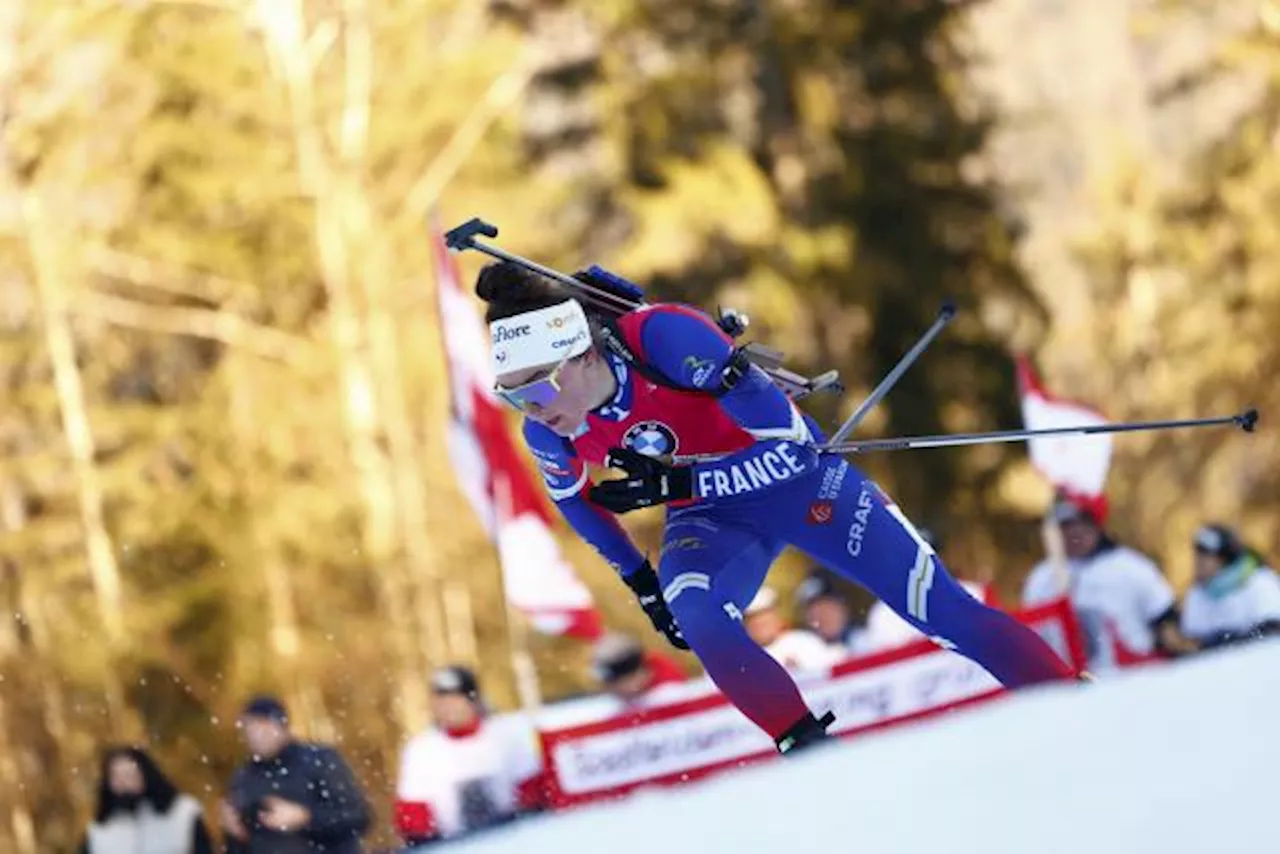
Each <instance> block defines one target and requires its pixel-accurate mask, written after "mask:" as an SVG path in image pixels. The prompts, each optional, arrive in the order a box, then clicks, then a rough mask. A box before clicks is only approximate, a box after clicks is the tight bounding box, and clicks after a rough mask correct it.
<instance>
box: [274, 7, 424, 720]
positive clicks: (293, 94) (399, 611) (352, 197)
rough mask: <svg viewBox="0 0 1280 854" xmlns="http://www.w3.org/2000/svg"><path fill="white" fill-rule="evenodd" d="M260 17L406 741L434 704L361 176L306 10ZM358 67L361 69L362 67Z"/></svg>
mask: <svg viewBox="0 0 1280 854" xmlns="http://www.w3.org/2000/svg"><path fill="white" fill-rule="evenodd" d="M255 9H256V13H257V18H258V21H259V23H260V25H261V28H262V32H263V36H264V40H265V44H266V49H267V52H268V55H269V57H270V59H271V67H272V73H273V74H274V75H275V77H276V79H277V81H278V82H279V84H280V85H281V87H282V88H283V89H284V91H285V93H286V95H287V97H288V101H289V109H290V122H291V125H292V128H291V129H292V132H293V135H294V144H295V147H296V150H297V155H298V162H299V169H300V171H301V179H302V183H303V188H304V191H305V192H306V193H307V194H308V196H310V197H311V200H312V203H313V205H314V217H315V219H314V224H315V244H316V245H315V248H316V253H317V256H318V259H319V264H320V271H321V275H322V276H323V278H324V285H325V288H326V292H327V294H328V297H329V312H330V314H329V333H330V341H331V343H332V346H333V347H334V349H335V351H336V352H337V355H338V363H339V373H340V382H341V385H342V397H343V415H344V419H345V424H346V432H347V440H348V447H349V452H350V455H351V461H352V465H353V467H354V468H355V470H356V473H357V476H358V479H359V489H360V494H361V499H362V502H363V505H364V526H363V532H362V536H363V540H364V563H365V564H366V565H367V566H368V567H369V571H370V572H372V573H373V576H374V579H375V581H376V583H377V585H378V589H379V593H380V598H381V603H382V607H383V609H384V611H385V613H386V615H387V622H388V624H389V626H388V628H389V630H390V632H391V634H392V637H393V644H394V647H393V648H394V650H395V661H394V663H393V666H392V673H391V677H392V678H393V679H394V680H395V684H396V687H397V689H398V698H399V700H400V702H399V703H398V704H397V706H396V708H395V710H394V711H395V717H396V722H397V724H398V725H399V726H400V728H401V730H402V732H412V731H414V730H417V729H419V728H420V727H421V726H422V725H423V724H425V722H426V719H427V697H426V688H425V685H424V684H423V683H424V680H423V678H422V668H421V666H420V664H421V663H420V662H418V661H417V655H416V654H415V653H416V651H417V644H416V643H415V641H414V637H413V636H414V634H415V631H414V625H413V619H412V614H411V613H410V607H409V603H410V601H411V594H412V589H411V585H410V584H409V583H408V579H407V577H406V576H407V574H406V572H405V570H404V566H403V561H402V558H401V555H400V548H399V546H400V542H399V537H398V536H397V534H398V531H397V528H398V519H397V515H398V512H399V508H398V506H397V504H398V502H397V499H396V487H395V475H394V466H393V464H392V461H391V460H390V459H389V457H388V455H387V453H386V452H385V451H384V450H383V448H382V444H381V441H380V440H381V438H382V436H383V435H384V434H385V430H384V429H383V418H382V414H381V412H380V411H379V407H378V393H377V382H376V375H375V372H374V368H373V365H372V364H371V361H370V359H369V358H368V356H367V355H366V352H365V351H366V341H367V335H368V329H367V327H366V324H365V323H364V321H363V318H362V317H361V307H360V299H359V298H360V294H359V286H358V282H357V281H355V277H354V275H353V273H354V269H355V268H354V259H353V257H352V250H353V242H352V237H353V234H352V228H351V223H350V221H349V213H348V212H349V211H350V210H352V206H353V205H355V206H358V204H359V198H360V191H359V186H358V175H357V174H355V173H354V172H353V170H352V169H351V168H350V166H349V165H348V164H347V163H335V162H334V158H333V157H332V156H331V154H330V151H329V146H328V145H327V144H326V142H327V140H326V136H325V133H324V125H323V119H322V116H321V115H319V114H318V98H317V95H318V93H317V91H316V81H315V59H316V58H315V56H314V54H313V53H312V49H311V46H312V44H313V41H312V33H311V32H309V30H308V27H307V23H306V19H305V9H304V7H303V4H302V2H301V0H256V2H255ZM322 26H323V27H326V28H328V29H330V30H331V29H332V28H334V27H336V26H339V22H337V21H335V20H333V19H327V20H326V21H325V23H324V24H323V25H322ZM356 61H357V64H358V63H359V57H357V59H356ZM359 73H360V72H359V71H358V70H356V71H355V74H357V75H358V74H359ZM347 85H348V91H347V92H346V93H345V97H344V99H343V107H342V115H341V126H342V127H343V128H344V131H343V135H344V136H346V137H348V139H351V138H356V139H358V138H360V137H361V136H362V135H363V131H361V130H360V128H362V127H363V126H364V124H365V123H367V121H368V117H367V113H368V103H367V90H366V89H365V87H363V86H361V85H359V83H358V82H357V83H355V84H352V83H351V82H350V80H349V81H348V84H347ZM353 90H354V94H355V97H353ZM362 93H364V94H363V95H362ZM348 145H350V143H348ZM349 160H350V158H348V161H349Z"/></svg>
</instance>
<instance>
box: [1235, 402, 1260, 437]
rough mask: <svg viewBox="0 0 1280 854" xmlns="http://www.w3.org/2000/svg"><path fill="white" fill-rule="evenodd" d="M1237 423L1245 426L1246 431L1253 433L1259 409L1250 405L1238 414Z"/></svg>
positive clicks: (1242, 426)
mask: <svg viewBox="0 0 1280 854" xmlns="http://www.w3.org/2000/svg"><path fill="white" fill-rule="evenodd" d="M1236 423H1237V424H1239V425H1240V427H1241V428H1243V430H1244V432H1246V433H1252V432H1253V428H1254V427H1255V426H1257V423H1258V410H1257V409H1256V408H1255V407H1249V408H1248V409H1246V410H1245V411H1244V412H1241V413H1240V414H1239V415H1237V416H1236Z"/></svg>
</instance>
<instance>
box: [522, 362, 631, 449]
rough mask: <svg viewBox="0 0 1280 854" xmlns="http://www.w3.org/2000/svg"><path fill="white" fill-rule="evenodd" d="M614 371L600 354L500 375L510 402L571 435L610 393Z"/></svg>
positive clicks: (565, 434)
mask: <svg viewBox="0 0 1280 854" xmlns="http://www.w3.org/2000/svg"><path fill="white" fill-rule="evenodd" d="M613 381H614V380H613V372H612V371H610V370H609V367H608V365H607V364H606V363H605V361H604V359H603V358H601V356H600V355H599V353H597V352H596V351H595V350H594V349H592V350H588V351H587V352H585V353H583V354H582V355H581V356H577V357H575V358H573V359H568V360H566V361H563V362H557V363H556V364H552V365H540V366H538V367H536V368H530V369H529V370H527V371H515V372H512V373H509V374H502V375H501V376H499V377H498V386H499V390H500V392H501V393H502V395H503V397H505V398H506V399H507V401H508V402H510V403H512V404H513V405H515V406H516V407H517V408H519V409H520V410H521V411H522V412H524V413H525V414H526V415H528V416H529V417H531V418H533V419H534V420H535V421H539V422H541V423H543V424H545V425H546V426H548V427H550V428H551V429H552V430H553V431H555V432H556V433H559V434H560V435H561V436H572V435H573V433H574V431H575V430H577V429H578V427H580V426H581V425H582V422H583V421H584V420H586V417H587V413H588V412H590V411H591V410H592V409H594V408H596V407H597V406H599V405H600V404H601V403H603V402H604V401H605V400H607V399H608V396H609V395H610V394H611V389H612V386H611V383H612V382H613Z"/></svg>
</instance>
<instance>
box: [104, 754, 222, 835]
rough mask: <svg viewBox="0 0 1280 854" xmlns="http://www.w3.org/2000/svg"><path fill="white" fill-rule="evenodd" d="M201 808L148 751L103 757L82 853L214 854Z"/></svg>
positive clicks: (105, 755)
mask: <svg viewBox="0 0 1280 854" xmlns="http://www.w3.org/2000/svg"><path fill="white" fill-rule="evenodd" d="M201 812H202V811H201V809H200V804H199V803H198V802H197V801H196V799H195V798H193V797H191V796H190V795H184V794H182V793H181V792H179V791H178V790H177V789H176V788H175V787H174V785H173V783H171V782H169V780H168V778H167V777H165V776H164V774H163V773H161V771H160V769H159V768H158V767H156V764H155V762H154V761H153V760H152V759H151V757H150V756H149V755H147V753H146V751H144V750H141V749H139V748H136V747H115V748H112V749H111V750H108V751H107V752H106V754H104V755H103V757H102V772H101V774H100V775H99V779H98V804H97V808H96V809H95V810H94V814H93V821H91V822H90V823H89V829H88V831H87V832H86V833H85V837H84V842H83V843H82V844H81V846H80V852H81V854H139V852H146V854H213V842H212V841H211V840H210V838H209V830H208V828H207V827H205V823H204V818H203V817H202V815H201Z"/></svg>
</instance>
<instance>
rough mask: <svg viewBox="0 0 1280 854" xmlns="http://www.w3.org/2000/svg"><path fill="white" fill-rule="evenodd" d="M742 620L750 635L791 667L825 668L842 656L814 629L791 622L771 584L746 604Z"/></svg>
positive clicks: (786, 665)
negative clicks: (798, 626) (782, 610)
mask: <svg viewBox="0 0 1280 854" xmlns="http://www.w3.org/2000/svg"><path fill="white" fill-rule="evenodd" d="M743 622H744V623H745V625H746V629H747V634H749V635H751V639H752V640H754V641H755V642H756V643H758V644H760V646H762V647H763V648H764V650H765V651H766V652H768V653H769V654H770V655H772V656H773V657H774V659H775V660H777V661H778V663H779V664H781V665H782V666H783V667H785V668H787V669H788V670H801V671H804V670H824V669H826V668H828V667H830V666H831V665H833V664H835V663H837V662H838V661H840V659H841V658H843V655H841V654H839V653H836V652H833V651H832V650H831V649H830V648H829V647H828V646H827V645H826V643H824V642H823V641H822V640H820V639H819V638H818V636H817V635H815V634H814V633H813V632H808V631H805V630H803V629H794V628H791V627H790V626H788V625H787V621H786V619H785V618H784V617H783V616H782V614H781V612H780V611H779V610H778V594H777V592H775V591H774V589H773V588H772V587H761V588H760V591H759V592H758V593H756V596H755V598H754V599H752V600H751V604H750V605H748V606H747V611H746V613H745V614H744V615H743Z"/></svg>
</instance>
